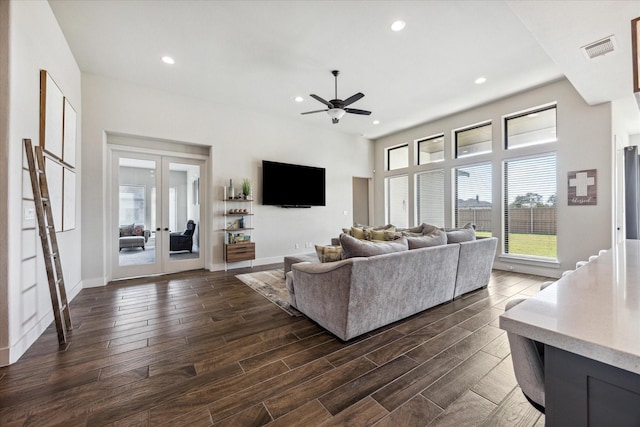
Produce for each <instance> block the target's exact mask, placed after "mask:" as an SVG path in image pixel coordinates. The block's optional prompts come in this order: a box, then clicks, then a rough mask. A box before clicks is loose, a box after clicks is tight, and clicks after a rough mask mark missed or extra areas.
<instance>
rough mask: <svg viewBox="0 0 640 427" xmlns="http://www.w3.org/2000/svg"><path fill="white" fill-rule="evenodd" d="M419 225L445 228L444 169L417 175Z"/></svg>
mask: <svg viewBox="0 0 640 427" xmlns="http://www.w3.org/2000/svg"><path fill="white" fill-rule="evenodd" d="M416 205H417V206H418V221H417V223H418V224H422V223H423V222H426V223H427V224H432V225H435V226H438V227H444V169H438V170H433V171H428V172H422V173H420V174H418V175H416Z"/></svg>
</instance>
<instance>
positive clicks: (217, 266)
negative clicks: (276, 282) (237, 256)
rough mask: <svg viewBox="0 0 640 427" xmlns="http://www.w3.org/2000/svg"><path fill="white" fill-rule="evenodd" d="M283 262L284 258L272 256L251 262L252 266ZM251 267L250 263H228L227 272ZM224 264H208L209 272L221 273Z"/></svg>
mask: <svg viewBox="0 0 640 427" xmlns="http://www.w3.org/2000/svg"><path fill="white" fill-rule="evenodd" d="M282 262H284V256H274V257H269V258H259V259H254V260H253V265H254V266H258V265H267V264H277V263H282ZM247 267H251V263H250V262H249V261H240V262H230V263H228V264H227V269H228V270H235V269H238V268H247ZM223 270H224V263H213V264H209V271H212V272H213V271H223Z"/></svg>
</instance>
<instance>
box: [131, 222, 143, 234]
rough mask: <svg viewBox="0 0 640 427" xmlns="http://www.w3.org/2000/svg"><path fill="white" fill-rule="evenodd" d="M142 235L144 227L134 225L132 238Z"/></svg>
mask: <svg viewBox="0 0 640 427" xmlns="http://www.w3.org/2000/svg"><path fill="white" fill-rule="evenodd" d="M143 234H144V225H140V224H136V225H135V226H134V227H133V235H134V236H142V235H143Z"/></svg>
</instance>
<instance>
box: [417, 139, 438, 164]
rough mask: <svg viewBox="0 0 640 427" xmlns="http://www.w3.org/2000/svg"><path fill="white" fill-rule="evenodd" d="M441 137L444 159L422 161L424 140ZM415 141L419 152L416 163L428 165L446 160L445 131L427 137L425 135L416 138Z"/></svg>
mask: <svg viewBox="0 0 640 427" xmlns="http://www.w3.org/2000/svg"><path fill="white" fill-rule="evenodd" d="M439 138H442V159H439V160H430V161H428V162H425V163H422V162H421V161H420V154H421V151H420V144H421V143H423V142H428V141H432V140H435V139H439ZM415 143H416V151H417V153H418V155H417V156H416V157H417V162H416V165H418V166H424V165H428V164H431V163H439V162H444V160H445V158H444V151H445V150H444V144H445V140H444V133H440V134H436V135H432V136H427V137H424V138H419V139H416V141H415Z"/></svg>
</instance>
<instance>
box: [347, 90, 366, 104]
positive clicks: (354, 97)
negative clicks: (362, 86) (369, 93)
mask: <svg viewBox="0 0 640 427" xmlns="http://www.w3.org/2000/svg"><path fill="white" fill-rule="evenodd" d="M363 96H364V93H361V92H358V93H356V94H355V95H352V96H350V97H348V98H347V99H345V100H344V102H343V103H342V105H344V106H345V107H346V106H347V105H350V104H353V103H354V102H356V101H357V100H358V99H360V98H362V97H363Z"/></svg>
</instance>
